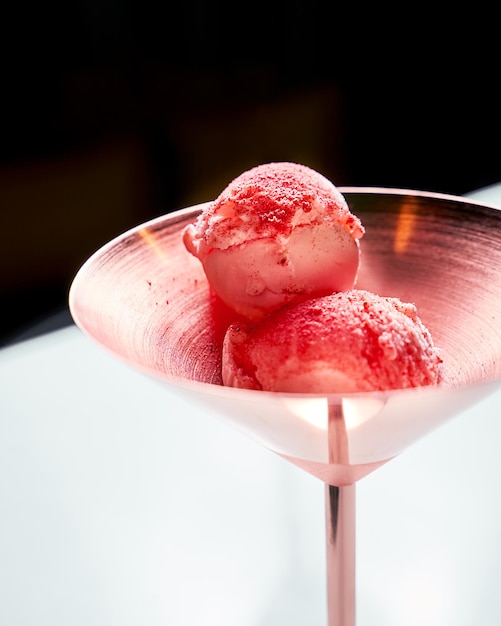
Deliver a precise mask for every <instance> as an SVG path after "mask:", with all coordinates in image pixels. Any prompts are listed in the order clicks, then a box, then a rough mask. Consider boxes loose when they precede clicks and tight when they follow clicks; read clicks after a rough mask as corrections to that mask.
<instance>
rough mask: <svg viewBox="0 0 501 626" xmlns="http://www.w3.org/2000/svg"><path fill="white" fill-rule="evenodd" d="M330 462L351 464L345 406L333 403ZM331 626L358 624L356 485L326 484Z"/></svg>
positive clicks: (330, 405) (353, 625) (328, 606)
mask: <svg viewBox="0 0 501 626" xmlns="http://www.w3.org/2000/svg"><path fill="white" fill-rule="evenodd" d="M328 439H329V463H339V464H348V463H349V450H348V437H347V434H346V424H345V420H344V414H343V408H342V406H341V405H340V404H329V430H328ZM325 504H326V506H325V509H326V544H327V611H328V626H355V485H354V484H353V485H347V486H342V487H339V486H333V485H326V486H325Z"/></svg>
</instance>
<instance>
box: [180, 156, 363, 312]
mask: <svg viewBox="0 0 501 626" xmlns="http://www.w3.org/2000/svg"><path fill="white" fill-rule="evenodd" d="M363 233H364V229H363V226H362V224H361V223H360V221H359V219H358V218H357V217H356V216H354V215H353V214H352V213H351V212H350V210H349V208H348V205H347V204H346V201H345V199H344V197H343V196H342V194H341V193H340V192H339V191H338V190H337V189H336V187H335V186H334V185H333V184H332V183H331V182H330V181H329V180H327V179H326V178H324V177H323V176H322V175H321V174H319V173H318V172H316V171H314V170H312V169H310V168H308V167H306V166H304V165H298V164H296V163H268V164H265V165H260V166H258V167H255V168H253V169H251V170H249V171H247V172H244V173H243V174H241V175H240V176H239V177H238V178H236V179H235V180H234V181H232V182H231V183H230V184H229V185H228V186H227V187H226V189H225V190H224V191H223V192H222V193H221V195H220V196H219V197H218V198H217V199H216V200H215V201H214V202H212V203H211V204H210V205H209V206H208V208H207V209H206V210H205V211H203V213H202V214H201V215H200V216H199V218H198V220H197V222H196V223H195V224H192V225H191V226H189V227H188V228H187V229H186V230H185V232H184V243H185V246H186V248H187V249H188V251H189V252H191V253H192V254H193V255H194V256H196V257H197V258H198V259H200V261H201V263H202V265H203V268H204V271H205V274H206V276H207V279H208V280H209V283H210V284H211V287H212V289H213V290H214V292H215V293H216V294H217V295H218V296H219V297H220V298H221V300H222V301H223V302H224V303H225V304H226V305H227V306H229V307H230V309H232V310H234V311H235V312H236V313H238V314H240V315H243V316H244V317H247V318H249V319H259V318H261V317H263V315H265V314H267V313H269V312H271V311H273V310H275V309H278V308H279V307H282V306H284V305H286V304H288V303H291V302H297V301H301V300H305V299H307V298H311V297H317V296H323V295H327V294H331V293H333V292H336V291H342V290H347V289H352V288H353V286H354V284H355V280H356V276H357V272H358V266H359V244H358V240H359V239H360V238H361V237H362V235H363Z"/></svg>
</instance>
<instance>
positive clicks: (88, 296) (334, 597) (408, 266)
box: [69, 188, 501, 626]
mask: <svg viewBox="0 0 501 626" xmlns="http://www.w3.org/2000/svg"><path fill="white" fill-rule="evenodd" d="M341 191H342V193H343V194H344V196H345V198H346V199H347V201H348V203H349V205H350V207H351V210H352V211H353V212H354V213H356V214H357V215H358V216H359V217H360V218H361V220H362V222H363V223H364V226H365V228H366V235H365V236H364V238H363V240H362V242H361V249H362V261H361V268H360V272H359V277H358V280H357V287H358V288H360V289H368V290H370V291H373V292H376V293H379V294H380V295H386V296H396V297H399V298H401V299H402V300H404V301H409V302H414V303H415V304H416V305H417V307H418V311H419V314H420V317H421V318H422V319H423V321H424V323H425V324H426V326H427V327H428V328H429V330H430V331H431V333H432V335H433V337H434V340H435V343H436V344H437V345H438V346H440V347H441V349H442V356H443V359H444V367H445V373H446V376H445V382H444V384H443V385H441V386H440V387H424V388H419V389H407V390H393V391H386V392H370V393H369V392H366V393H350V394H300V393H269V392H262V391H254V390H252V391H251V390H242V389H231V388H227V387H224V386H222V383H221V362H220V358H221V357H220V355H221V344H222V338H223V335H224V331H225V329H226V327H227V325H228V323H229V321H231V314H230V313H229V312H228V310H226V309H225V308H224V307H223V306H222V305H221V303H220V302H219V301H218V299H217V298H216V297H214V296H213V294H212V293H211V290H210V288H209V286H208V284H207V281H206V279H205V275H204V273H203V270H202V267H201V265H200V263H199V261H198V260H197V259H195V258H194V257H192V256H191V255H190V254H188V252H187V251H186V250H185V248H184V246H183V243H182V238H181V233H182V231H183V229H184V227H185V226H186V225H187V224H189V223H191V222H193V221H194V220H195V219H196V217H197V215H198V214H199V212H200V211H201V210H202V208H203V205H199V206H195V207H191V208H187V209H183V210H181V211H177V212H175V213H171V214H168V215H166V216H163V217H160V218H157V219H154V220H151V221H149V222H147V223H145V224H143V225H141V226H138V227H137V228H134V229H132V230H130V231H128V232H126V233H124V234H123V235H121V236H119V237H117V238H116V239H114V240H113V241H111V242H109V243H108V244H106V245H105V246H104V247H103V248H101V249H100V250H98V251H97V252H96V253H95V254H94V255H93V256H92V257H91V258H90V259H89V260H88V261H87V262H86V263H85V264H84V265H83V266H82V268H81V269H80V270H79V272H78V274H77V275H76V277H75V280H74V282H73V284H72V286H71V289H70V296H69V302H70V310H71V313H72V315H73V318H74V320H75V322H76V324H77V325H78V326H79V327H80V328H81V330H82V331H83V332H84V333H85V334H86V335H88V336H89V337H90V338H92V339H93V340H94V341H96V342H97V343H99V344H100V345H101V346H103V347H104V348H105V349H107V350H109V351H111V352H112V353H113V354H114V355H116V356H117V357H119V358H120V359H122V360H125V361H126V362H127V363H129V364H130V365H131V366H133V367H134V368H136V369H137V370H139V371H142V372H143V373H147V374H149V375H151V376H153V377H156V378H158V379H161V380H162V381H164V382H165V383H166V384H168V385H170V387H171V389H174V390H177V391H178V392H179V393H180V394H184V395H185V396H187V397H188V398H189V399H190V401H191V402H197V403H200V404H201V405H202V406H203V407H205V408H207V409H210V410H211V412H213V413H216V414H217V415H219V416H220V417H221V419H224V420H226V421H227V422H228V423H229V424H231V425H232V426H234V427H236V428H238V429H240V430H241V431H242V432H244V433H246V434H247V435H249V436H251V437H252V438H254V439H255V440H256V441H258V442H259V443H261V444H262V445H264V446H266V447H267V448H268V449H270V450H271V451H273V452H275V453H277V454H279V455H281V456H282V457H284V458H285V459H287V460H288V461H290V462H292V463H294V464H296V465H297V466H299V467H301V468H303V469H304V470H305V471H307V472H309V473H311V474H313V475H314V476H316V477H317V478H318V479H320V480H322V481H323V482H324V483H325V493H326V549H327V599H328V626H354V624H355V485H356V483H357V481H359V480H361V479H362V478H363V477H364V476H366V475H367V474H369V473H370V472H372V471H374V470H375V469H377V468H378V467H380V466H381V465H382V464H384V463H386V462H388V461H389V460H390V459H392V458H393V457H395V456H396V455H398V454H400V453H401V452H403V451H404V450H405V449H406V448H407V447H408V446H410V445H411V444H412V443H413V442H415V441H416V440H418V439H419V438H420V437H422V436H424V435H426V434H427V433H429V432H430V431H431V430H432V429H434V428H436V427H437V426H439V425H440V424H442V423H443V422H445V421H446V420H447V419H449V418H451V417H453V416H454V415H456V414H458V413H459V412H461V411H462V410H464V409H466V408H467V407H468V406H470V405H472V404H473V403H475V402H477V401H478V400H480V399H481V398H483V397H484V396H486V395H487V394H489V393H491V392H493V391H494V390H495V389H496V388H497V387H498V385H499V382H500V380H501V271H500V269H501V211H499V210H497V209H495V208H493V207H489V206H486V205H483V204H480V203H476V202H472V201H467V200H465V199H463V198H460V197H455V196H446V195H442V194H432V193H425V192H416V191H407V190H396V189H374V188H341Z"/></svg>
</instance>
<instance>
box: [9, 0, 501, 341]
mask: <svg viewBox="0 0 501 626" xmlns="http://www.w3.org/2000/svg"><path fill="white" fill-rule="evenodd" d="M156 7H157V5H156V4H153V3H152V4H151V5H150V4H149V3H148V2H134V1H132V2H119V1H118V0H104V1H98V0H78V1H76V2H71V3H69V2H64V3H63V2H60V3H49V4H44V3H38V4H34V3H27V4H26V3H24V4H23V3H18V4H16V5H15V6H13V7H9V8H8V9H2V19H1V22H0V23H1V29H2V36H1V41H2V51H1V58H2V65H1V68H2V91H1V104H0V106H1V109H2V111H1V113H2V114H1V116H0V131H1V137H0V227H1V234H0V236H1V246H0V308H1V311H2V318H1V319H2V331H1V333H0V342H2V343H6V342H9V341H12V340H13V339H15V338H16V337H18V336H19V333H20V332H22V330H23V329H24V328H25V327H26V326H27V325H31V324H34V323H36V322H37V320H39V319H41V318H43V317H44V316H47V315H50V314H52V313H54V312H56V311H59V310H65V309H66V298H67V291H68V286H69V284H70V282H71V279H72V277H73V275H74V274H75V272H76V271H77V269H78V267H79V265H80V264H81V263H82V262H83V261H84V260H85V258H86V257H87V256H88V255H89V254H91V253H92V252H93V251H94V250H95V249H97V248H98V247H99V246H100V245H102V244H103V243H104V242H106V241H107V240H108V239H110V238H111V237H113V236H115V235H117V234H119V233H120V232H122V231H123V230H125V229H127V228H129V227H131V226H133V225H136V224H138V223H140V222H142V221H144V220H146V219H149V218H150V217H154V216H157V215H161V214H163V213H166V212H168V211H172V210H175V209H177V208H181V207H183V206H188V205H190V204H193V203H197V202H201V201H205V200H209V199H211V198H213V197H215V196H216V195H217V194H218V193H219V192H220V191H221V189H222V188H223V187H224V186H225V185H226V184H227V183H228V182H229V181H230V180H231V179H232V178H233V177H234V176H236V175H238V174H239V173H240V172H241V171H243V170H245V169H247V168H248V167H251V166H253V165H256V164H258V163H261V162H266V161H272V160H291V161H298V162H302V163H305V164H307V165H310V166H311V167H314V168H316V169H318V170H319V171H321V172H322V173H323V174H325V175H326V176H328V177H330V178H331V179H332V180H333V182H334V183H335V184H337V185H339V186H342V185H360V186H373V185H375V186H388V187H403V188H412V189H424V190H430V191H439V192H444V193H451V194H463V193H466V192H468V191H471V190H473V189H476V188H479V187H482V186H485V185H488V184H491V183H495V182H499V181H500V180H501V169H500V165H501V160H500V157H499V152H500V147H501V132H500V122H499V115H500V101H499V100H500V99H499V95H498V89H499V83H500V80H499V60H500V54H499V52H498V49H497V44H496V39H495V38H492V37H491V36H490V34H489V31H490V29H491V28H493V29H494V28H495V25H496V24H497V18H496V16H495V15H492V16H489V15H488V14H485V13H483V14H482V15H481V16H478V17H476V16H475V14H474V13H473V12H472V10H471V8H468V9H464V8H463V11H465V13H464V14H462V15H461V14H459V12H460V11H461V9H459V8H457V7H456V8H455V14H454V15H453V16H451V15H448V14H444V13H442V14H441V15H440V16H437V15H435V14H433V13H426V12H425V11H424V10H423V9H422V8H421V9H419V10H418V9H417V8H412V6H406V8H405V11H404V10H403V9H402V13H399V10H398V5H393V8H392V11H391V12H390V13H388V14H385V13H384V11H383V8H382V7H381V5H378V6H377V7H376V8H371V7H372V5H369V8H364V9H363V8H362V7H360V6H356V7H349V6H345V5H341V4H336V3H334V4H325V3H321V2H316V1H312V2H287V3H285V2H284V3H276V2H275V3H273V2H253V3H252V4H245V5H237V4H232V5H227V4H225V3H217V2H216V3H214V2H212V3H208V2H201V1H200V0H199V1H197V2H185V3H183V4H182V5H179V6H178V5H176V4H168V6H164V7H163V9H162V10H159V9H158V8H156ZM395 7H396V8H395Z"/></svg>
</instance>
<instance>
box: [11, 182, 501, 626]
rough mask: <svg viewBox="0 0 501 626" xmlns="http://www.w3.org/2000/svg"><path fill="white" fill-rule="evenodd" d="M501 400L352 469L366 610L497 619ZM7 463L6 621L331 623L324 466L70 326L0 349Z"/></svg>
mask: <svg viewBox="0 0 501 626" xmlns="http://www.w3.org/2000/svg"><path fill="white" fill-rule="evenodd" d="M489 193H490V195H489V196H488V197H486V196H485V195H484V196H483V198H482V199H483V201H485V202H489V203H493V204H496V203H500V204H501V186H500V187H498V188H497V189H495V190H493V189H491V190H490V192H489ZM496 194H497V195H496ZM472 197H474V196H473V194H472ZM500 408H501V391H500V392H497V393H496V394H495V395H493V396H491V397H490V398H487V399H485V400H484V401H483V402H482V403H480V404H478V405H477V406H476V407H474V408H473V409H470V410H468V411H467V412H465V413H463V414H462V415H460V416H458V417H457V418H455V419H454V420H452V421H450V422H449V423H447V424H446V425H445V426H443V427H442V428H441V429H439V430H438V431H436V432H434V433H432V434H430V435H429V436H428V437H426V438H425V439H423V440H422V441H420V442H418V443H417V444H415V445H414V446H413V447H412V448H411V449H410V450H408V451H407V452H405V453H404V454H403V455H402V456H400V457H399V458H398V459H395V460H393V461H391V462H390V463H389V464H387V465H386V466H384V467H383V468H381V469H379V470H378V471H376V472H375V473H374V474H372V475H370V476H369V477H367V478H365V479H364V480H362V481H361V482H360V483H359V484H358V487H357V507H358V513H357V585H358V601H357V610H358V622H357V624H358V626H402V625H405V626H414V625H416V626H418V625H419V626H422V625H426V626H435V625H436V626H471V624H481V625H482V626H491V625H492V626H498V625H499V623H501V595H500V594H499V592H498V581H499V578H500V577H501V502H500V498H499V497H498V493H499V477H500V476H501V455H500V454H499V441H500V439H501V420H500V418H499V414H500ZM0 476H1V480H0V624H2V625H4V624H5V625H6V626H11V625H12V626H14V625H16V626H46V625H47V626H49V625H50V626H68V625H71V626H84V625H85V626H88V625H92V626H137V625H138V624H141V626H216V625H217V626H325V624H326V611H325V587H324V585H325V578H324V561H325V556H324V510H323V505H324V500H323V498H324V488H323V485H322V484H321V483H320V482H319V481H317V480H316V479H314V478H312V477H310V476H309V475H307V474H304V473H302V472H301V471H300V470H298V469H296V468H295V467H293V466H292V465H289V464H287V463H286V462H285V461H283V460H282V459H280V458H278V457H276V456H275V455H274V454H272V453H271V452H269V451H267V450H265V449H262V448H261V447H260V446H258V445H256V444H255V443H253V442H252V441H249V440H247V439H246V438H245V437H244V436H242V435H240V434H239V433H237V432H234V431H233V430H232V429H231V428H230V427H228V426H227V425H225V424H221V423H219V421H218V420H217V419H216V418H215V416H213V415H204V414H203V413H202V412H201V411H200V410H199V409H198V408H197V407H192V406H190V404H189V399H181V398H178V397H177V396H176V395H174V394H173V393H172V392H171V391H170V390H169V389H167V388H166V387H164V386H162V385H161V384H160V383H158V382H157V381H153V380H150V379H148V378H146V377H144V376H142V375H141V374H138V373H136V372H134V371H132V370H130V369H128V368H127V367H126V366H125V365H123V364H122V363H119V362H118V361H116V360H115V359H114V358H113V357H111V356H109V355H108V354H105V353H104V352H102V351H101V350H100V349H99V348H98V347H96V346H94V345H93V344H91V342H90V341H89V340H87V339H85V338H84V337H83V336H82V335H81V334H80V332H79V331H78V330H77V329H75V328H68V329H65V330H61V331H58V332H55V333H51V334H49V335H46V336H44V337H41V338H38V339H35V340H31V341H27V342H24V343H21V344H19V345H16V346H14V347H11V348H5V349H3V350H0Z"/></svg>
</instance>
